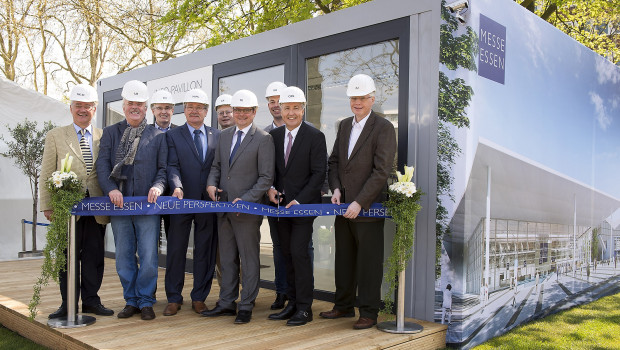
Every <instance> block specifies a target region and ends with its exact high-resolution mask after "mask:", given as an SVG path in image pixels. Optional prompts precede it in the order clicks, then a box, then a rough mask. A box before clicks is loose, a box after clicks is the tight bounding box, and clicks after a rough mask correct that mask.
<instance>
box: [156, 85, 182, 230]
mask: <svg viewBox="0 0 620 350" xmlns="http://www.w3.org/2000/svg"><path fill="white" fill-rule="evenodd" d="M149 102H150V103H151V112H152V113H153V117H154V119H155V120H154V121H153V126H154V127H155V128H157V129H158V130H160V131H161V132H166V131H169V130H170V129H172V128H176V127H177V126H176V125H175V124H172V122H171V118H172V115H173V114H174V99H173V98H172V94H171V93H169V92H168V91H166V90H159V91H156V92H155V93H154V94H153V96H151V99H150V101H149ZM161 219H162V220H163V221H164V232H165V233H166V237H168V230H169V229H170V215H161Z"/></svg>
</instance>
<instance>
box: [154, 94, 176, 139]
mask: <svg viewBox="0 0 620 350" xmlns="http://www.w3.org/2000/svg"><path fill="white" fill-rule="evenodd" d="M149 102H150V103H151V112H152V113H153V117H155V120H154V121H153V126H154V127H156V128H157V129H159V130H161V131H162V132H166V131H168V130H170V129H172V128H175V127H176V125H175V124H172V119H171V118H172V115H173V114H174V99H173V97H172V94H171V93H169V92H168V91H166V90H158V91H155V93H154V94H153V96H151V99H150V100H149Z"/></svg>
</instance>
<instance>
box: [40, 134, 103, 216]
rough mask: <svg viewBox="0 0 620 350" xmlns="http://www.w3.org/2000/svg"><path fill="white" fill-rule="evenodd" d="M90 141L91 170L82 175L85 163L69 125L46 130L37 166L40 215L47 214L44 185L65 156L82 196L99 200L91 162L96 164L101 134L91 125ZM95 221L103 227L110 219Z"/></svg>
mask: <svg viewBox="0 0 620 350" xmlns="http://www.w3.org/2000/svg"><path fill="white" fill-rule="evenodd" d="M92 130H93V135H92V136H93V140H92V148H91V150H92V155H93V168H92V170H91V172H90V174H88V176H87V175H86V163H85V162H84V157H82V150H81V149H80V141H79V140H78V136H77V133H76V132H75V128H74V127H73V124H70V125H67V126H61V127H58V128H55V129H52V130H50V131H49V132H48V133H47V135H46V136H45V148H44V149H43V163H42V164H41V175H40V176H39V188H40V189H41V190H40V197H39V207H40V208H41V211H45V210H51V209H52V207H51V204H50V200H51V196H50V193H49V192H48V191H47V186H46V185H45V181H47V179H49V178H50V176H52V173H53V172H54V171H56V170H60V166H61V165H60V162H61V161H62V160H63V159H64V158H65V156H66V155H67V153H69V155H70V156H73V163H71V170H72V171H73V172H74V173H75V174H76V175H77V177H78V179H80V180H81V181H82V187H83V189H84V192H86V190H87V189H88V192H89V194H90V195H91V196H92V197H100V196H101V195H102V193H101V187H99V182H98V181H97V169H95V166H94V162H95V161H96V160H97V156H98V154H99V142H100V140H101V133H102V130H101V129H99V128H96V127H95V126H94V125H93V127H92ZM95 220H97V222H98V223H99V224H102V225H105V224H107V223H109V222H110V218H109V217H107V216H96V217H95Z"/></svg>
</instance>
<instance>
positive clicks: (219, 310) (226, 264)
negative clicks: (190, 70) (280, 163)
mask: <svg viewBox="0 0 620 350" xmlns="http://www.w3.org/2000/svg"><path fill="white" fill-rule="evenodd" d="M231 105H232V107H233V118H234V119H235V124H236V126H235V127H234V128H233V127H230V128H228V129H226V130H224V131H222V134H221V135H220V140H219V143H218V146H217V150H216V153H215V160H214V161H213V166H212V167H211V171H210V173H209V179H208V180H207V185H208V187H207V192H208V193H209V197H211V199H212V200H217V196H221V200H222V201H232V202H233V203H236V202H238V201H244V202H254V203H258V202H262V201H263V198H264V196H265V193H266V192H267V190H268V189H269V187H270V186H271V184H272V183H273V173H274V157H275V156H274V147H273V141H272V140H271V135H269V134H268V133H266V132H265V131H263V130H261V129H260V128H257V127H256V125H254V124H253V121H254V117H255V116H256V109H257V108H258V101H257V99H256V95H254V93H252V92H251V91H248V90H239V91H237V92H236V93H235V94H234V95H233V97H232V103H231ZM262 221H263V217H262V216H260V215H251V214H240V213H225V214H223V215H220V216H219V217H218V235H219V237H218V241H219V250H220V262H221V264H222V285H221V286H220V297H219V301H218V302H217V305H216V307H215V308H214V309H213V310H209V311H205V312H203V313H202V314H203V315H204V316H209V317H214V316H224V315H229V316H233V315H235V314H237V318H236V319H235V323H236V324H243V323H248V322H250V320H251V318H252V309H253V308H254V301H255V300H256V296H257V295H258V281H259V278H260V257H259V253H260V224H261V222H262ZM239 264H241V269H242V270H243V276H242V285H243V290H242V291H241V299H240V301H239V305H238V309H239V312H238V313H237V312H236V310H237V305H236V300H237V298H238V297H239Z"/></svg>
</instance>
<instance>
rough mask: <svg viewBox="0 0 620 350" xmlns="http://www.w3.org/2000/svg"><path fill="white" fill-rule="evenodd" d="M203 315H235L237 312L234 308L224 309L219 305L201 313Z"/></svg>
mask: <svg viewBox="0 0 620 350" xmlns="http://www.w3.org/2000/svg"><path fill="white" fill-rule="evenodd" d="M200 314H201V315H202V316H206V317H217V316H235V315H236V314H237V313H236V312H235V310H233V309H224V308H223V307H221V306H219V305H217V306H216V307H214V308H213V310H205V311H203V312H201V313H200Z"/></svg>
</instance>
